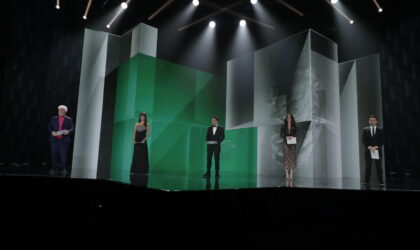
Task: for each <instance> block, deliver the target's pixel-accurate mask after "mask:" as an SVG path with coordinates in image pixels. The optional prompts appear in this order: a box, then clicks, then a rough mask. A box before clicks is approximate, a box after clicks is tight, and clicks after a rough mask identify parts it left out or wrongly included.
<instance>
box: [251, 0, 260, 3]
mask: <svg viewBox="0 0 420 250" xmlns="http://www.w3.org/2000/svg"><path fill="white" fill-rule="evenodd" d="M250 2H251V4H257V3H258V0H251V1H250Z"/></svg>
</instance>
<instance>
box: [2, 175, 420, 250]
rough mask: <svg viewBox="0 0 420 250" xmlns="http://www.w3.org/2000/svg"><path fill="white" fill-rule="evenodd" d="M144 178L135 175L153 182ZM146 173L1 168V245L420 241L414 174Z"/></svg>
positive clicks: (349, 244) (372, 243) (167, 245)
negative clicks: (333, 180) (365, 183)
mask: <svg viewBox="0 0 420 250" xmlns="http://www.w3.org/2000/svg"><path fill="white" fill-rule="evenodd" d="M3 170H4V169H3ZM136 177H139V176H136ZM141 177H143V179H141V178H135V179H136V180H137V181H138V180H139V179H140V180H142V181H145V179H146V178H145V176H141ZM147 180H148V186H149V183H155V184H156V183H157V182H158V181H160V186H155V187H153V186H149V187H147V188H146V187H145V186H139V183H138V182H137V183H136V184H135V185H131V184H128V183H124V182H121V181H112V180H103V179H95V180H94V179H78V178H70V177H68V176H66V177H51V176H48V171H46V173H42V172H38V174H36V173H33V172H32V173H31V175H20V174H19V173H18V171H15V173H13V174H11V173H9V174H5V173H4V171H3V172H2V174H1V175H0V188H1V190H3V191H6V190H7V192H3V194H2V206H1V207H0V214H1V215H2V216H3V219H2V223H1V226H0V228H3V229H6V234H3V237H4V238H3V239H4V240H3V241H2V242H3V244H12V246H15V247H17V248H25V247H29V248H31V247H35V246H36V247H43V248H45V247H47V248H56V247H57V246H58V247H64V248H66V249H80V248H87V249H91V248H98V247H99V248H101V249H115V248H125V247H127V248H133V247H144V246H146V247H147V248H148V249H162V248H171V249H174V248H176V249H178V248H181V249H197V247H198V248H202V247H205V248H206V247H212V248H213V247H217V246H225V247H229V248H233V249H239V248H240V249H278V247H279V246H290V247H292V246H293V247H310V248H314V247H325V246H329V247H331V246H337V245H335V244H340V246H344V245H345V246H347V247H353V248H357V247H360V246H361V245H363V246H369V247H379V246H396V247H407V246H409V245H410V244H413V243H415V242H417V239H418V233H419V229H418V227H417V226H416V225H418V224H419V223H420V220H419V217H418V216H417V213H418V211H419V210H420V206H419V204H418V202H417V201H418V200H419V199H420V192H418V191H419V188H418V185H415V182H414V180H413V181H411V180H394V181H392V182H390V181H389V180H388V183H387V185H386V187H385V188H383V189H380V188H379V187H378V186H375V185H373V184H372V185H371V187H370V188H369V189H370V190H367V189H368V188H366V190H365V189H364V188H363V187H362V186H360V184H358V183H359V182H357V181H353V182H343V185H341V186H334V185H331V184H327V185H326V184H325V183H326V182H328V181H326V180H312V181H309V180H302V179H296V180H295V183H296V184H294V187H292V188H291V187H286V185H285V180H282V179H276V178H271V179H270V181H271V182H270V183H269V184H267V185H266V186H258V185H256V184H255V178H248V177H235V176H229V175H227V174H225V175H222V176H221V177H220V179H219V186H218V190H217V188H216V185H215V182H216V179H214V178H211V179H210V185H211V186H207V181H206V180H205V179H203V178H200V177H199V176H196V177H191V176H189V177H188V178H187V177H185V176H176V175H174V176H169V175H166V176H157V175H150V176H149V177H148V178H147ZM266 180H268V179H266ZM149 181H150V182H149ZM235 183H236V184H235ZM328 183H329V182H328ZM142 184H144V183H142ZM157 187H158V188H157ZM207 189H208V190H207ZM22 225H24V227H22ZM17 232H18V233H17ZM67 237H71V241H64V240H65V238H67Z"/></svg>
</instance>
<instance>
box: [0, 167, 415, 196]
mask: <svg viewBox="0 0 420 250" xmlns="http://www.w3.org/2000/svg"><path fill="white" fill-rule="evenodd" d="M203 172H204V171H203ZM0 175H2V176H16V177H18V176H22V177H25V176H26V177H46V178H58V180H60V179H63V178H64V179H80V178H72V177H71V172H69V171H68V172H67V173H66V175H64V176H63V175H62V174H60V173H51V171H50V169H48V168H47V167H29V166H26V167H16V166H15V167H13V166H8V167H5V166H3V167H2V169H1V170H0ZM112 176H113V178H112V177H110V178H94V179H93V178H92V179H87V180H92V181H94V180H102V181H109V182H114V183H122V184H129V185H132V186H138V187H143V188H147V189H154V190H162V191H167V192H172V191H173V192H179V191H204V190H237V189H264V188H274V189H275V188H296V189H332V190H354V191H364V190H375V191H397V192H418V191H420V181H419V180H418V179H416V178H411V177H410V176H390V177H389V180H387V182H386V184H385V185H384V186H380V185H379V183H378V182H377V181H374V180H373V181H372V182H370V183H369V184H368V185H366V184H364V183H362V181H361V180H360V179H354V178H353V179H351V178H303V177H295V178H293V180H292V181H288V180H286V179H285V178H284V177H282V176H268V175H250V174H244V173H232V172H228V173H223V171H222V173H221V176H220V177H219V178H216V177H214V174H213V175H212V176H211V177H210V178H203V176H202V173H179V172H178V173H167V174H165V173H153V172H152V173H149V174H130V172H124V171H120V172H116V173H115V172H113V173H112Z"/></svg>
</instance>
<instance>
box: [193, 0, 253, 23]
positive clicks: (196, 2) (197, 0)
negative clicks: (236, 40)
mask: <svg viewBox="0 0 420 250" xmlns="http://www.w3.org/2000/svg"><path fill="white" fill-rule="evenodd" d="M249 2H250V3H251V4H253V5H254V4H257V3H258V0H250V1H249ZM192 5H194V6H195V7H197V6H198V5H200V1H199V0H193V1H192ZM239 26H241V27H245V26H246V21H245V20H244V19H241V20H240V21H239ZM209 27H210V28H215V27H216V22H215V21H210V22H209Z"/></svg>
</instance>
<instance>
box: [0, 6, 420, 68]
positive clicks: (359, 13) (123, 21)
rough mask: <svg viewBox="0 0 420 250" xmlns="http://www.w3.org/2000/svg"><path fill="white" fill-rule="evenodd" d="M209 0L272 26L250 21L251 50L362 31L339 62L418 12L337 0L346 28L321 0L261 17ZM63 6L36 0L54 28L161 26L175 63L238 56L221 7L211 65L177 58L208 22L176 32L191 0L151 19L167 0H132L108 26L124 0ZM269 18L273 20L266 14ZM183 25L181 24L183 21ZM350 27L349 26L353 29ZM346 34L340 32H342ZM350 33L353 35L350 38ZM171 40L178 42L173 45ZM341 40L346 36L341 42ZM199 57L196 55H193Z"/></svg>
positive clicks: (161, 50)
mask: <svg viewBox="0 0 420 250" xmlns="http://www.w3.org/2000/svg"><path fill="white" fill-rule="evenodd" d="M29 1H31V2H32V0H21V1H12V2H13V3H10V1H9V3H8V4H11V5H12V6H11V8H12V11H11V12H9V13H8V15H13V16H14V17H15V20H16V21H19V18H24V17H25V12H28V11H35V10H34V9H33V8H34V7H33V6H34V4H33V2H32V3H31V4H29V5H28V6H31V7H25V3H28V2H29ZM207 1H208V2H210V3H211V4H212V5H219V6H229V5H231V4H233V3H237V4H236V5H235V7H233V8H232V9H231V10H232V11H234V12H237V13H240V14H243V15H246V16H248V17H250V18H256V19H258V20H260V21H263V22H265V23H267V24H270V25H272V26H274V27H275V29H269V28H266V27H264V26H260V25H258V24H255V23H250V22H248V24H247V27H248V29H249V31H250V34H251V36H252V39H253V40H254V47H253V48H252V49H257V48H261V47H264V46H267V45H268V44H270V43H272V42H274V41H277V40H279V39H282V38H284V37H286V36H288V35H291V34H294V33H297V32H300V31H302V30H305V29H308V28H312V29H314V30H316V31H318V32H320V33H322V34H324V35H325V36H327V37H328V38H330V39H332V40H334V41H336V42H337V43H339V44H340V45H341V44H343V43H346V42H348V41H347V40H348V37H345V33H346V32H352V33H353V37H355V38H360V37H358V36H365V42H363V46H359V48H358V49H359V50H360V51H359V52H358V50H357V48H356V49H355V48H354V46H353V47H352V48H349V49H350V50H351V53H350V52H347V51H346V50H345V49H343V48H345V46H342V48H341V51H339V61H345V60H349V59H352V57H357V56H363V55H364V54H366V53H372V52H378V51H375V48H377V47H378V46H376V45H377V44H376V43H377V39H379V38H378V37H380V36H378V34H381V33H382V32H383V31H384V30H386V28H387V27H389V26H390V25H393V24H394V23H396V22H398V21H400V20H403V19H406V18H409V17H410V16H414V15H418V11H417V10H418V9H417V8H416V7H417V5H416V4H417V2H418V0H417V1H416V0H399V1H395V0H377V1H378V3H379V4H380V5H381V6H382V7H383V9H384V11H383V12H382V13H378V12H377V9H376V7H375V5H374V2H373V0H340V4H341V5H342V6H344V7H345V8H346V10H345V11H346V13H347V14H348V15H349V16H351V17H352V18H353V19H354V20H355V24H353V25H352V27H350V25H349V24H348V22H347V21H346V20H345V19H344V18H341V17H338V18H334V17H335V16H337V12H336V11H334V10H333V9H332V8H331V6H330V5H329V4H328V3H326V1H325V0H284V1H285V2H287V3H289V4H290V5H292V6H294V7H295V8H296V9H298V10H299V11H301V12H302V13H303V14H304V16H299V15H297V14H296V13H294V12H292V11H291V10H290V9H288V8H286V7H285V6H284V5H282V4H280V3H279V2H278V1H277V0H259V3H258V4H260V5H262V6H264V8H265V10H267V11H268V13H269V15H270V17H268V16H264V17H263V19H264V20H262V19H259V18H258V17H257V16H256V15H255V11H254V9H253V8H254V7H253V6H252V5H251V4H250V2H249V0H242V1H241V0H239V1H238V0H207ZM60 2H61V9H60V10H56V9H55V0H48V1H46V0H45V1H37V4H36V11H39V12H40V13H41V14H40V15H39V18H41V19H44V22H54V25H55V28H60V29H63V30H67V31H69V32H70V31H71V30H82V29H83V28H91V29H95V30H103V31H107V32H111V33H114V34H117V35H121V34H124V33H125V32H127V31H128V30H130V29H132V28H133V27H134V26H135V25H137V24H138V23H140V22H143V23H146V24H149V25H151V26H154V27H156V28H158V29H159V42H158V56H159V57H161V58H164V59H167V60H171V61H174V62H177V63H182V64H186V65H189V66H193V67H194V66H195V67H197V68H199V69H202V70H205V71H210V72H220V70H221V71H223V68H224V66H223V65H224V62H226V60H228V59H230V58H232V57H234V56H237V55H232V54H230V53H229V50H230V48H229V46H231V45H232V40H233V36H234V33H235V30H236V29H237V27H238V21H239V19H240V18H239V17H237V16H233V15H231V14H229V13H226V12H221V13H219V14H218V15H215V16H213V17H212V20H215V21H217V27H216V44H217V51H215V52H214V53H215V54H217V64H218V66H215V65H205V64H203V65H198V66H197V65H194V64H195V62H191V61H189V62H185V61H182V60H181V55H180V54H181V52H180V51H182V50H185V48H188V47H189V46H191V45H192V44H193V43H194V41H195V38H196V37H197V36H198V34H200V32H202V31H203V29H205V28H206V27H207V24H208V21H209V20H204V21H203V22H201V23H198V24H197V25H194V26H192V27H190V28H188V29H186V30H184V31H177V28H179V27H181V26H182V25H183V23H182V21H180V19H179V16H180V13H182V11H183V10H185V9H186V8H187V7H188V6H191V5H192V4H191V0H175V1H173V2H172V3H171V4H170V5H169V6H168V7H167V8H166V9H164V10H163V11H162V12H161V13H160V14H159V15H157V16H156V17H155V18H153V19H152V20H148V17H149V16H150V15H151V14H152V13H154V12H155V11H156V10H157V9H159V8H160V7H161V6H162V5H164V4H165V3H166V2H167V0H132V1H131V3H130V4H129V7H128V9H127V10H125V11H124V12H123V14H122V15H121V16H120V17H119V18H118V19H117V21H116V22H115V23H114V24H113V25H112V27H111V28H110V29H107V28H106V24H107V23H108V22H109V21H110V19H111V18H112V16H113V13H115V11H116V10H118V9H119V8H120V4H121V2H122V0H93V4H92V7H91V10H90V13H89V16H88V19H87V20H83V19H82V15H83V12H84V11H85V8H86V4H87V2H88V0H60ZM215 11H217V9H215V8H214V7H210V6H209V4H205V2H204V0H202V1H201V2H200V5H199V6H198V7H197V8H195V9H194V12H193V16H192V17H191V19H190V21H194V20H197V19H199V18H202V17H204V16H206V15H209V14H211V13H213V12H215ZM270 18H271V19H270ZM184 24H185V23H184ZM8 28H9V29H12V28H13V26H12V25H11V26H9V27H8ZM358 28H361V29H363V30H364V33H363V34H362V33H360V34H358V33H357V32H355V31H357V29H358ZM351 30H353V31H351ZM343 35H344V36H343ZM353 37H351V38H353ZM174 40H178V41H180V42H178V43H177V46H178V47H175V45H174ZM343 40H344V41H343ZM197 57H198V58H199V57H200V55H197Z"/></svg>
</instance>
